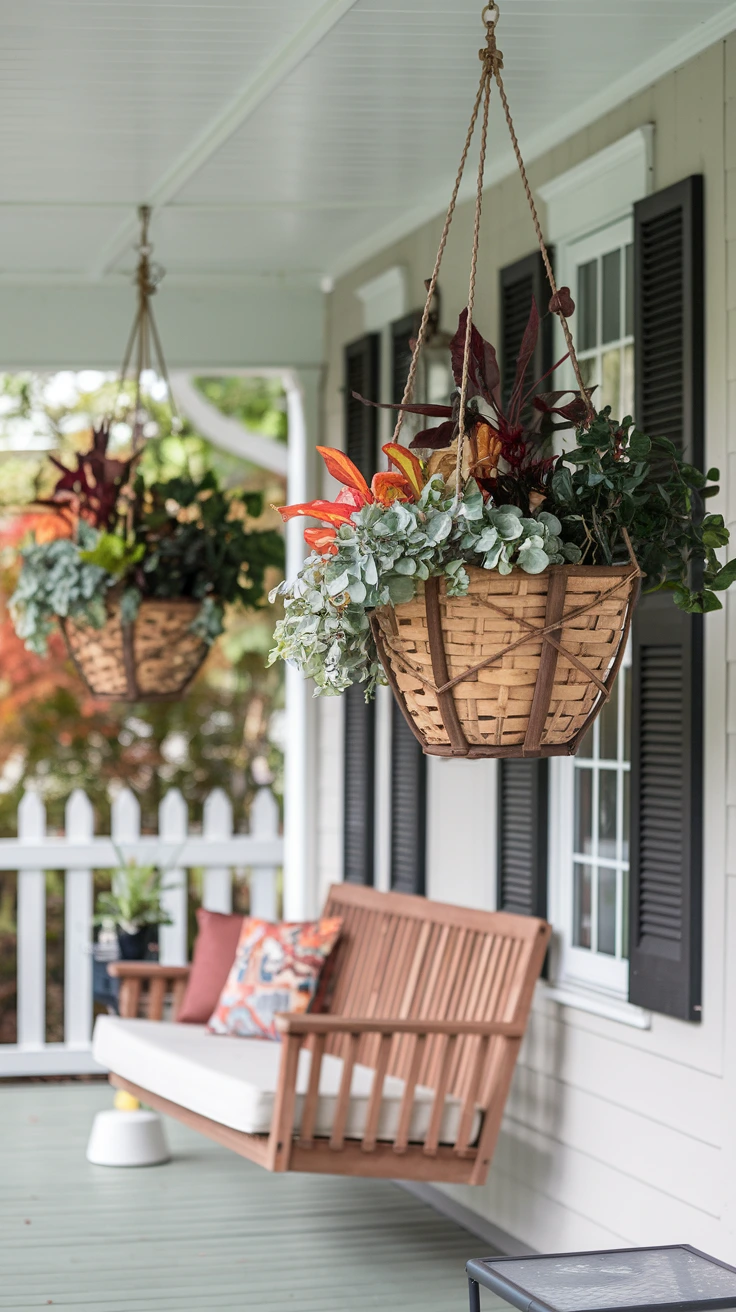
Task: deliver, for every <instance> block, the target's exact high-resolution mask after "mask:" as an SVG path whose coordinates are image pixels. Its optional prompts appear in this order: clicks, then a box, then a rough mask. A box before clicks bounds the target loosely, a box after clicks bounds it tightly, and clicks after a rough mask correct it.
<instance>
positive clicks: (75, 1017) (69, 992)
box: [64, 788, 95, 1047]
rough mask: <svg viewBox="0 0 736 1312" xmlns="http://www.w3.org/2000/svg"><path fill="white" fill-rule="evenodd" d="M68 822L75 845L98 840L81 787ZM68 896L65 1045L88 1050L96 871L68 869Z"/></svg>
mask: <svg viewBox="0 0 736 1312" xmlns="http://www.w3.org/2000/svg"><path fill="white" fill-rule="evenodd" d="M64 821H65V827H66V836H67V838H68V839H69V840H70V841H71V842H77V843H86V842H88V841H89V840H90V839H91V838H93V837H94V827H95V820H94V811H93V810H92V803H91V802H90V800H89V798H88V796H87V794H86V793H84V792H82V789H81V788H75V789H74V792H73V793H72V794H71V796H70V797H69V800H68V801H67V804H66V809H65V812H64ZM64 894H65V896H64V1042H65V1043H68V1044H69V1046H70V1047H85V1046H86V1045H87V1044H88V1043H89V1041H90V1038H91V1036H92V954H91V952H90V945H91V941H92V924H91V922H92V910H93V908H92V871H91V870H67V872H66V879H65V884H64Z"/></svg>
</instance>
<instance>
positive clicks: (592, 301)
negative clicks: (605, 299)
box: [578, 260, 598, 351]
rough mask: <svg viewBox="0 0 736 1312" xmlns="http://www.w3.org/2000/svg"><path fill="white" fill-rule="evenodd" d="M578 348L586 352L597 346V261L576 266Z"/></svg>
mask: <svg viewBox="0 0 736 1312" xmlns="http://www.w3.org/2000/svg"><path fill="white" fill-rule="evenodd" d="M578 313H579V315H580V319H579V321H578V323H579V327H578V346H579V348H580V350H581V351H588V350H590V348H591V347H592V346H597V345H598V261H597V260H591V261H590V263H589V264H579V265H578Z"/></svg>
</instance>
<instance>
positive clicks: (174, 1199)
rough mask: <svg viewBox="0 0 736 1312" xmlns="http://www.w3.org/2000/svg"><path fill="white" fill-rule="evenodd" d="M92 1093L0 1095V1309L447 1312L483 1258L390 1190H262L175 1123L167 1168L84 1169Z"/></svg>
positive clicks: (370, 1186) (94, 1088)
mask: <svg viewBox="0 0 736 1312" xmlns="http://www.w3.org/2000/svg"><path fill="white" fill-rule="evenodd" d="M111 1104H112V1092H111V1090H110V1089H109V1088H108V1087H107V1086H106V1085H99V1084H95V1085H84V1084H68V1085H67V1084H65V1085H38V1084H28V1085H14V1086H10V1085H5V1086H3V1085H1V1084H0V1308H11V1309H13V1312H20V1310H21V1309H25V1308H39V1307H41V1308H42V1307H48V1306H50V1305H51V1306H53V1307H62V1308H75V1309H77V1308H78V1309H80V1312H129V1310H130V1312H133V1310H135V1312H165V1310H166V1312H169V1310H170V1312H210V1309H212V1310H213V1312H214V1309H222V1310H223V1312H224V1310H225V1309H233V1312H234V1310H235V1309H237V1312H250V1310H251V1309H263V1310H264V1312H266V1309H268V1312H280V1310H281V1309H286V1308H295V1309H299V1310H300V1312H363V1309H367V1308H381V1309H383V1312H420V1309H421V1312H460V1310H461V1309H462V1310H463V1312H464V1309H465V1308H466V1307H467V1292H466V1291H467V1286H466V1283H465V1277H464V1266H465V1262H466V1260H467V1258H468V1257H472V1256H478V1255H480V1254H481V1252H482V1250H483V1247H484V1244H483V1241H482V1240H479V1239H477V1238H475V1237H474V1236H473V1235H470V1234H468V1233H467V1231H465V1230H463V1229H461V1228H460V1227H459V1226H458V1225H455V1224H454V1223H453V1222H452V1221H448V1220H446V1219H445V1218H443V1217H441V1216H439V1215H437V1213H435V1212H434V1211H433V1210H432V1209H431V1208H429V1207H427V1206H426V1205H425V1204H424V1203H422V1202H420V1201H418V1200H417V1199H415V1198H413V1197H412V1196H411V1195H410V1194H408V1193H407V1192H406V1191H405V1190H403V1189H401V1188H399V1187H398V1186H397V1185H394V1184H391V1183H389V1182H385V1181H374V1180H350V1179H342V1178H340V1177H330V1176H309V1175H269V1174H268V1173H267V1172H265V1171H261V1170H259V1169H258V1167H256V1166H252V1165H251V1164H250V1163H249V1162H246V1161H244V1160H243V1159H242V1158H239V1157H236V1156H235V1155H234V1154H232V1153H229V1152H227V1151H226V1150H225V1149H224V1148H219V1147H217V1146H216V1145H215V1144H212V1143H210V1142H209V1141H208V1140H206V1139H203V1138H201V1137H200V1136H199V1135H197V1134H194V1133H193V1132H192V1131H190V1130H187V1129H185V1128H184V1127H183V1126H181V1125H179V1124H178V1123H176V1122H174V1121H169V1120H167V1121H166V1132H167V1134H168V1136H169V1143H170V1146H171V1150H172V1156H173V1160H172V1161H171V1162H170V1163H169V1164H167V1165H166V1166H157V1167H148V1168H146V1169H140V1170H114V1169H110V1168H106V1167H101V1166H91V1165H90V1164H89V1163H88V1162H87V1161H86V1160H85V1155H84V1153H85V1146H86V1142H87V1136H88V1134H89V1129H90V1125H91V1123H92V1117H93V1115H94V1113H95V1112H96V1111H98V1110H100V1109H102V1108H106V1107H110V1106H111Z"/></svg>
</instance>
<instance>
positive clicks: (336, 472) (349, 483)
mask: <svg viewBox="0 0 736 1312" xmlns="http://www.w3.org/2000/svg"><path fill="white" fill-rule="evenodd" d="M317 450H318V451H319V453H320V455H321V457H322V459H323V460H324V462H325V464H326V466H327V473H328V474H332V477H333V478H336V479H337V481H338V483H344V484H345V485H346V487H349V488H350V489H351V491H354V492H357V493H358V494H359V495H360V497H361V498H362V500H361V505H363V506H367V505H369V504H370V502H371V501H372V500H373V497H372V496H371V494H370V490H369V488H368V484H367V483H366V481H365V479H364V478H363V475H362V474H361V472H360V470H359V469H358V466H357V465H354V464H353V462H352V460H350V459H349V457H348V456H346V455H345V452H344V451H338V450H337V449H336V448H335V447H334V446H318V447H317ZM340 495H342V493H341V494H340ZM339 499H340V498H339V497H338V501H339Z"/></svg>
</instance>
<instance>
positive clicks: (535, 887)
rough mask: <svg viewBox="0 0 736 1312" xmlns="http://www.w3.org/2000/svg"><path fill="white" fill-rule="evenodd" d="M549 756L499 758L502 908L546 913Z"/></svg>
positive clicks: (527, 913)
mask: <svg viewBox="0 0 736 1312" xmlns="http://www.w3.org/2000/svg"><path fill="white" fill-rule="evenodd" d="M547 781H548V773H547V761H546V760H544V761H499V770H498V856H497V867H496V868H497V872H498V889H497V900H496V905H497V907H498V910H499V911H513V912H516V914H517V915H522V916H543V917H546V915H547Z"/></svg>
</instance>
